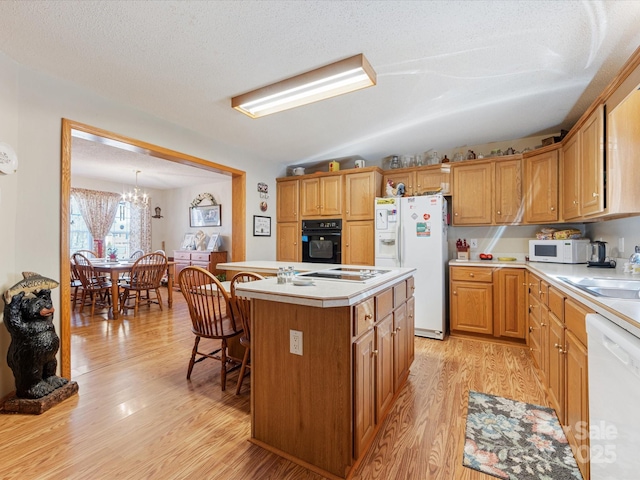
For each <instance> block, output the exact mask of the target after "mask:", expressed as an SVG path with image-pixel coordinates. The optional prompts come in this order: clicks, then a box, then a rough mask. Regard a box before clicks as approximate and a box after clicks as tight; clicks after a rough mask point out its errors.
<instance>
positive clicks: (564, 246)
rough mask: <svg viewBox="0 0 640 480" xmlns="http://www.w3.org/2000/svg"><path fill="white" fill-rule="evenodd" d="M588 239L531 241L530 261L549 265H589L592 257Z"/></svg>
mask: <svg viewBox="0 0 640 480" xmlns="http://www.w3.org/2000/svg"><path fill="white" fill-rule="evenodd" d="M590 243H591V240H589V239H588V238H578V239H567V240H529V261H531V262H548V263H587V262H588V261H589V257H590V255H589V254H590V252H591V251H590V246H589V245H590Z"/></svg>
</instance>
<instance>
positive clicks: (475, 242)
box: [469, 238, 478, 248]
mask: <svg viewBox="0 0 640 480" xmlns="http://www.w3.org/2000/svg"><path fill="white" fill-rule="evenodd" d="M469 246H470V247H471V248H478V239H477V238H470V239H469Z"/></svg>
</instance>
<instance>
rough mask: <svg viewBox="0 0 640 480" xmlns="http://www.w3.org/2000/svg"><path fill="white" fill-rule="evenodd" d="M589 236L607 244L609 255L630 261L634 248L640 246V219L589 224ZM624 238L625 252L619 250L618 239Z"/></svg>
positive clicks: (632, 218)
mask: <svg viewBox="0 0 640 480" xmlns="http://www.w3.org/2000/svg"><path fill="white" fill-rule="evenodd" d="M587 236H588V237H589V238H591V240H603V241H605V242H607V255H609V256H610V257H612V258H621V259H623V260H628V259H629V257H630V256H631V254H632V253H634V247H635V246H636V245H640V217H631V218H623V219H619V220H610V221H608V222H598V223H590V224H587ZM620 238H624V250H623V251H622V252H621V251H620V250H618V239H620Z"/></svg>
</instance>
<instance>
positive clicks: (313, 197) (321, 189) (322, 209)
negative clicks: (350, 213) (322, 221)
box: [300, 175, 342, 218]
mask: <svg viewBox="0 0 640 480" xmlns="http://www.w3.org/2000/svg"><path fill="white" fill-rule="evenodd" d="M300 213H301V215H302V218H317V217H341V216H342V175H331V176H326V177H325V176H323V177H320V178H317V177H315V178H314V177H312V178H305V179H303V180H300Z"/></svg>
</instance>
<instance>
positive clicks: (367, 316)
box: [353, 298, 375, 337]
mask: <svg viewBox="0 0 640 480" xmlns="http://www.w3.org/2000/svg"><path fill="white" fill-rule="evenodd" d="M374 307H375V304H374V299H373V298H370V299H368V300H365V301H364V302H362V303H359V304H358V305H356V306H355V307H353V311H354V315H353V334H354V335H355V336H356V337H357V336H358V335H360V334H362V333H364V332H366V331H367V330H370V329H372V328H373V323H374V316H373V313H374Z"/></svg>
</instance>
